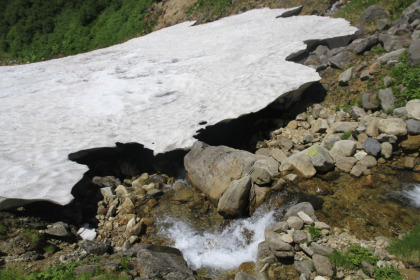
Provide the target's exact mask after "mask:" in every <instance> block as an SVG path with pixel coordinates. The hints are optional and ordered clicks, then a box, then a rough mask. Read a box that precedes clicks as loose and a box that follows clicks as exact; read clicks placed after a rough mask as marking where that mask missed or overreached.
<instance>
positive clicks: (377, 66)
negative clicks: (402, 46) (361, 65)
mask: <svg viewBox="0 0 420 280" xmlns="http://www.w3.org/2000/svg"><path fill="white" fill-rule="evenodd" d="M381 69H382V67H381V63H380V62H374V63H373V64H372V65H371V66H370V67H369V74H375V73H378V72H380V71H381Z"/></svg>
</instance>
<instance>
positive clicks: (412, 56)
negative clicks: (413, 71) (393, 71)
mask: <svg viewBox="0 0 420 280" xmlns="http://www.w3.org/2000/svg"><path fill="white" fill-rule="evenodd" d="M408 61H409V62H410V66H412V67H416V66H419V65H420V39H417V40H414V41H413V42H412V43H411V44H410V47H409V48H408Z"/></svg>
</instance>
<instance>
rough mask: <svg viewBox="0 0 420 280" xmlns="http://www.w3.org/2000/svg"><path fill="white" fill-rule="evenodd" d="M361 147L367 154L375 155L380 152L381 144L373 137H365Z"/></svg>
mask: <svg viewBox="0 0 420 280" xmlns="http://www.w3.org/2000/svg"><path fill="white" fill-rule="evenodd" d="M363 149H364V150H365V151H366V153H368V154H369V155H372V156H374V157H376V156H377V155H378V154H379V153H380V152H381V144H380V143H379V141H378V140H376V139H375V138H370V137H369V138H368V139H366V141H365V143H363Z"/></svg>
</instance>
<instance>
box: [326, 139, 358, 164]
mask: <svg viewBox="0 0 420 280" xmlns="http://www.w3.org/2000/svg"><path fill="white" fill-rule="evenodd" d="M356 148H357V142H356V141H353V140H340V141H337V142H336V143H335V144H334V146H333V147H332V149H331V150H330V156H331V157H332V158H333V159H334V160H336V157H337V156H339V155H341V156H346V157H350V156H353V155H354V153H355V152H356Z"/></svg>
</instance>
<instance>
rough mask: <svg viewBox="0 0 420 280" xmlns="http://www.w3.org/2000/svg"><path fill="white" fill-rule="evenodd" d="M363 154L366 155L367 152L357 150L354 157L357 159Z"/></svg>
mask: <svg viewBox="0 0 420 280" xmlns="http://www.w3.org/2000/svg"><path fill="white" fill-rule="evenodd" d="M366 139H367V138H366ZM365 156H367V153H366V152H364V151H358V152H357V153H356V154H354V158H355V159H357V160H361V159H362V158H364V157H365Z"/></svg>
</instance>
